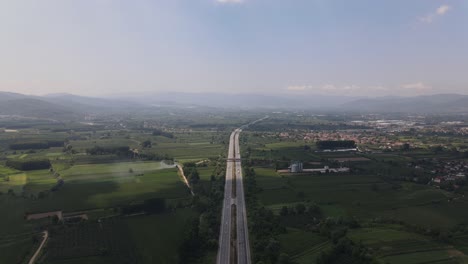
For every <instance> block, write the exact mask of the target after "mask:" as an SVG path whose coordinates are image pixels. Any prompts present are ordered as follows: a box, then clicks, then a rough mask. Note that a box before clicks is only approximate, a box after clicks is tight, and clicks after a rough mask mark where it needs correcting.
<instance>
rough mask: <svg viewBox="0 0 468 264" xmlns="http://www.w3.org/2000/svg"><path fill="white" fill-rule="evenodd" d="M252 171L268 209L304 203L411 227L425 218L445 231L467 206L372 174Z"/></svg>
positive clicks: (439, 193) (440, 193) (429, 189)
mask: <svg viewBox="0 0 468 264" xmlns="http://www.w3.org/2000/svg"><path fill="white" fill-rule="evenodd" d="M256 172H257V182H258V184H259V186H260V187H261V188H262V189H263V191H262V192H261V193H260V194H259V197H260V199H261V202H262V203H263V204H264V205H266V206H269V207H271V208H276V209H278V208H280V207H281V206H283V205H287V204H294V203H297V202H300V201H302V200H303V199H305V200H310V201H314V202H316V203H318V204H320V205H321V206H324V210H326V211H327V210H328V211H330V212H332V214H343V212H344V214H345V215H354V216H357V217H360V218H372V217H388V218H392V219H399V220H404V221H407V222H409V223H412V224H418V223H420V221H421V220H422V219H424V222H425V223H426V224H427V225H431V224H433V225H438V226H439V225H443V226H445V227H447V228H449V227H451V226H454V225H455V224H457V223H460V222H464V221H465V220H464V216H463V215H460V212H459V210H461V209H462V208H463V207H464V206H466V201H464V200H461V199H460V200H457V201H452V202H449V201H448V199H449V198H450V197H451V195H450V194H449V193H447V192H444V191H442V190H438V189H434V188H432V187H430V186H424V185H417V184H412V183H406V184H405V185H403V187H402V188H400V189H396V190H395V189H393V188H392V185H391V184H389V183H387V182H385V181H383V180H382V179H381V178H379V177H377V176H372V175H354V174H327V175H317V174H298V175H294V174H286V175H280V174H277V173H276V172H275V171H274V169H270V168H256ZM301 195H303V196H304V198H301ZM415 212H417V213H415Z"/></svg>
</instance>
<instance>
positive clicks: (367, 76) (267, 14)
mask: <svg viewBox="0 0 468 264" xmlns="http://www.w3.org/2000/svg"><path fill="white" fill-rule="evenodd" d="M0 91H11V92H19V93H26V94H39V95H41V94H49V93H73V94H80V95H91V96H96V95H109V94H128V93H145V92H219V93H256V94H292V95H304V94H311V95H313V94H330V95H353V96H384V95H398V96H413V95H424V94H436V93H462V94H468V1H466V0H445V1H441V0H388V1H375V0H353V1H350V0H131V1H130V0H41V1H37V0H0Z"/></svg>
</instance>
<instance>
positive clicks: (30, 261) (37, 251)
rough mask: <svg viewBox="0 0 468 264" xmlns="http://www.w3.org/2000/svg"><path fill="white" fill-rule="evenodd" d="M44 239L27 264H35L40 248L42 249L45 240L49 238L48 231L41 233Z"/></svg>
mask: <svg viewBox="0 0 468 264" xmlns="http://www.w3.org/2000/svg"><path fill="white" fill-rule="evenodd" d="M43 234H44V237H43V239H42V242H41V244H40V245H39V248H38V249H37V250H36V253H34V255H33V256H32V258H31V259H30V260H29V262H28V263H29V264H34V263H35V262H36V259H37V257H38V256H39V254H40V253H41V250H42V248H43V247H44V245H45V243H46V242H47V239H48V238H49V231H47V230H46V231H44V232H43Z"/></svg>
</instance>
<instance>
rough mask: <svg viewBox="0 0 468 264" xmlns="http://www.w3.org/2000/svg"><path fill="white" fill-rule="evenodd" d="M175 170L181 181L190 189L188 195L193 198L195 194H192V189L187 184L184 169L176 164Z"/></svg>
mask: <svg viewBox="0 0 468 264" xmlns="http://www.w3.org/2000/svg"><path fill="white" fill-rule="evenodd" d="M177 169H178V170H179V175H180V177H181V178H182V181H183V182H184V183H185V185H187V187H188V188H189V189H190V193H191V194H192V196H195V193H193V190H192V187H191V186H190V183H189V182H188V180H187V177H186V176H185V174H184V169H183V168H182V166H180V165H179V164H177Z"/></svg>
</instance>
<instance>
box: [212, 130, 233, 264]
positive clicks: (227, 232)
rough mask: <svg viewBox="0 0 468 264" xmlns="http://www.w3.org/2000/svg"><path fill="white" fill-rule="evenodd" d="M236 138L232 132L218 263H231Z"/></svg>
mask: <svg viewBox="0 0 468 264" xmlns="http://www.w3.org/2000/svg"><path fill="white" fill-rule="evenodd" d="M234 139H235V132H232V134H231V137H230V139H229V149H228V159H227V162H226V163H227V165H226V183H225V185H224V200H223V211H222V216H221V229H220V232H219V249H218V258H217V261H216V263H218V264H229V263H231V229H232V226H231V218H232V215H231V210H232V209H231V208H232V204H233V199H232V183H233V181H234V177H233V173H232V171H233V166H234V162H232V160H235V158H234V146H235V143H234Z"/></svg>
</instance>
